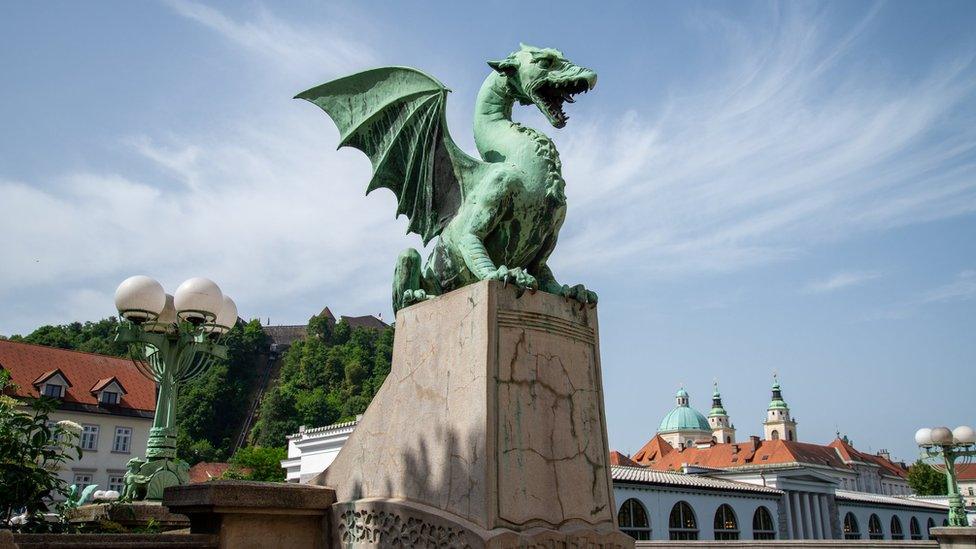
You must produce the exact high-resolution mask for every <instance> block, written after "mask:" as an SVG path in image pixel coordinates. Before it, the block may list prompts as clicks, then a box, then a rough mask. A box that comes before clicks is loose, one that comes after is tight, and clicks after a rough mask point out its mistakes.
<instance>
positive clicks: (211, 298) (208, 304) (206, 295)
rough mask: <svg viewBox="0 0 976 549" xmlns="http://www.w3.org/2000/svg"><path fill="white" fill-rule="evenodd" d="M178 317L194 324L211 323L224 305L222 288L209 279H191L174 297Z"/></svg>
mask: <svg viewBox="0 0 976 549" xmlns="http://www.w3.org/2000/svg"><path fill="white" fill-rule="evenodd" d="M173 303H174V305H175V306H176V314H177V316H178V317H179V318H180V319H182V320H185V321H187V322H191V323H193V324H203V323H204V322H211V321H213V320H214V319H215V318H216V317H217V313H219V312H220V308H221V307H222V306H223V304H224V294H223V293H221V291H220V287H219V286H217V284H216V283H215V282H214V281H213V280H210V279H208V278H203V277H197V278H191V279H189V280H187V281H186V282H184V283H183V284H180V287H179V288H177V289H176V293H175V294H174V296H173Z"/></svg>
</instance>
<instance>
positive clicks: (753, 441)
mask: <svg viewBox="0 0 976 549" xmlns="http://www.w3.org/2000/svg"><path fill="white" fill-rule="evenodd" d="M759 444H760V442H759V437H757V436H756V435H752V436H750V437H749V445H750V446H752V450H753V451H756V450H757V449H759Z"/></svg>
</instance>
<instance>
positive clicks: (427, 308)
mask: <svg viewBox="0 0 976 549" xmlns="http://www.w3.org/2000/svg"><path fill="white" fill-rule="evenodd" d="M396 328H397V332H396V341H395V343H394V348H393V367H392V371H391V372H390V375H389V377H388V378H387V379H386V382H385V383H384V384H383V386H382V388H381V389H380V391H379V392H378V393H377V395H376V397H375V398H374V399H373V402H372V404H370V406H369V409H367V410H366V413H365V414H364V415H363V418H362V419H361V420H360V422H359V424H358V425H357V427H356V430H355V432H353V434H352V436H351V437H350V438H349V440H348V441H347V442H346V444H345V446H344V447H343V449H342V451H341V452H340V453H339V455H338V456H337V458H336V460H335V461H334V462H333V463H332V464H331V465H330V466H329V468H328V469H327V470H326V471H324V472H323V473H322V474H320V475H319V476H318V477H316V478H315V479H313V481H312V483H313V484H317V485H321V486H328V487H330V488H332V489H334V490H335V492H336V497H337V501H338V503H336V504H335V505H334V506H333V508H332V536H333V542H334V543H336V544H342V545H349V544H352V545H363V546H389V545H396V544H399V545H401V546H406V547H413V546H429V547H454V546H457V547H516V546H526V545H530V546H539V547H543V546H544V547H592V548H598V547H600V548H610V547H614V548H616V547H633V540H632V539H631V538H630V537H628V536H626V535H624V534H622V533H620V532H619V531H618V530H617V529H616V520H615V517H616V512H615V509H614V503H613V492H612V488H611V483H610V469H609V464H608V448H607V431H606V421H605V419H604V408H603V384H602V379H601V373H600V352H599V342H598V337H597V334H598V328H597V317H596V309H595V308H581V307H580V305H579V304H578V303H576V302H574V301H570V300H568V299H564V298H561V297H558V296H554V295H551V294H547V293H543V292H536V293H534V294H532V293H525V294H524V295H523V296H521V297H516V292H515V289H514V288H512V287H507V288H506V287H503V286H502V285H501V284H499V283H497V282H482V283H479V284H475V285H471V286H467V287H465V288H462V289H460V290H457V291H455V292H451V293H449V294H446V295H444V296H441V297H438V298H436V299H433V300H430V301H427V302H424V303H420V304H417V305H414V306H411V307H407V308H405V309H402V310H400V311H399V313H398V314H397V323H396Z"/></svg>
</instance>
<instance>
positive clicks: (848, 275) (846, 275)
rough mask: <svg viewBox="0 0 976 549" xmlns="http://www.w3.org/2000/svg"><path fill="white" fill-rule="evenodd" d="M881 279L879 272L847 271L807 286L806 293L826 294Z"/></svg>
mask: <svg viewBox="0 0 976 549" xmlns="http://www.w3.org/2000/svg"><path fill="white" fill-rule="evenodd" d="M879 277H881V273H880V272H878V271H847V272H841V273H836V274H833V275H831V276H829V277H827V278H825V279H822V280H815V281H813V282H810V283H809V284H807V286H806V288H804V291H805V292H806V293H812V294H825V293H830V292H834V291H837V290H842V289H844V288H850V287H852V286H858V285H861V284H864V283H865V282H867V281H869V280H874V279H876V278H879Z"/></svg>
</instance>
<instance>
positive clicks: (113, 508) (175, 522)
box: [68, 501, 190, 531]
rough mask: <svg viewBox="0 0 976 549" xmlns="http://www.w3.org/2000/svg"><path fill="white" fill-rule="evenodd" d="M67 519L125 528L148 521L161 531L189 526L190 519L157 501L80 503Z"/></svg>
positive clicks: (138, 526)
mask: <svg viewBox="0 0 976 549" xmlns="http://www.w3.org/2000/svg"><path fill="white" fill-rule="evenodd" d="M68 520H70V521H71V522H72V523H75V524H78V525H82V526H83V525H90V526H93V527H97V526H98V524H99V523H101V522H104V521H110V522H114V523H117V524H120V525H121V526H122V527H123V528H125V529H126V530H137V529H142V528H145V527H146V526H148V525H149V523H150V521H152V522H154V523H155V524H157V525H158V526H159V528H160V529H161V530H163V531H168V530H180V529H183V528H189V527H190V519H189V518H187V517H186V515H180V514H177V513H171V512H170V511H169V509H167V508H166V507H163V505H162V503H160V502H158V501H137V502H133V503H98V504H90V505H82V506H81V507H78V508H77V509H74V510H73V511H71V515H70V517H69V519H68Z"/></svg>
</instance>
